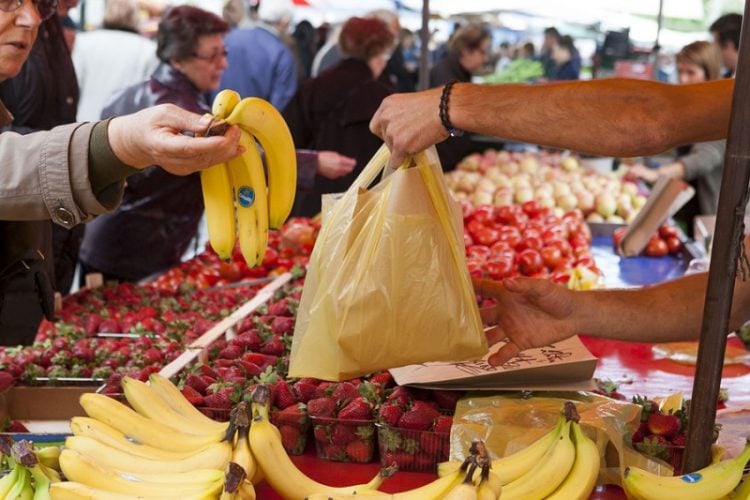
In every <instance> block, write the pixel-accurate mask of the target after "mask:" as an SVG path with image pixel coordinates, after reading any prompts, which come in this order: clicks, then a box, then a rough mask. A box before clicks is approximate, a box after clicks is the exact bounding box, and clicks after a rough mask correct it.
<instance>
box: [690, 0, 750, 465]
mask: <svg viewBox="0 0 750 500" xmlns="http://www.w3.org/2000/svg"><path fill="white" fill-rule="evenodd" d="M748 16H750V2H746V4H745V15H744V17H743V18H742V32H741V34H740V47H739V48H740V54H741V55H750V30H748V29H746V28H747V22H748V21H747V20H748ZM749 86H750V64H748V63H746V62H745V63H743V60H742V58H741V57H740V59H739V64H738V66H737V74H736V81H735V85H734V96H733V100H732V113H731V118H730V122H729V123H730V126H729V137H728V141H727V152H726V157H725V159H724V172H723V174H722V183H721V191H720V193H719V208H718V212H717V214H716V215H717V220H716V234H715V237H714V239H713V241H714V243H713V250H712V252H711V266H710V268H709V273H708V289H707V290H706V304H705V307H704V309H703V326H702V328H701V338H700V346H699V348H698V363H697V366H696V371H695V380H694V382H693V395H692V402H691V404H690V423H689V425H688V432H687V449H686V450H685V460H684V462H683V471H696V470H698V469H701V468H703V467H705V466H706V465H708V463H709V462H710V461H711V443H712V441H713V427H714V423H715V419H716V398H717V396H718V394H719V388H720V385H721V372H722V368H723V366H724V351H725V348H726V337H727V335H728V333H729V332H728V329H729V314H730V311H731V307H732V296H733V294H734V280H735V275H736V273H737V260H738V258H739V257H740V254H741V248H742V244H743V218H744V215H745V205H746V204H747V201H748V182H750V93H748V91H747V89H748V87H749ZM742 256H743V258H744V257H745V255H744V252H742ZM745 267H747V266H745ZM746 270H747V269H743V271H746ZM743 274H744V273H743ZM742 278H743V279H750V277H748V276H742Z"/></svg>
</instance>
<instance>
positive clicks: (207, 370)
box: [199, 364, 219, 380]
mask: <svg viewBox="0 0 750 500" xmlns="http://www.w3.org/2000/svg"><path fill="white" fill-rule="evenodd" d="M199 371H200V372H201V375H205V376H207V377H211V378H212V379H214V380H217V379H218V378H219V374H218V373H216V371H214V369H213V368H211V367H210V366H208V365H205V364H204V365H201V366H200V368H199Z"/></svg>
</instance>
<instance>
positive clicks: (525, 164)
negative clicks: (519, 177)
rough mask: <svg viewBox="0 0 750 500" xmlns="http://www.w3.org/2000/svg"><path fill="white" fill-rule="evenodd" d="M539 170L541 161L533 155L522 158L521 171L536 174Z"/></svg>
mask: <svg viewBox="0 0 750 500" xmlns="http://www.w3.org/2000/svg"><path fill="white" fill-rule="evenodd" d="M538 170H539V161H538V160H537V159H536V158H535V157H533V156H527V157H526V158H524V159H523V160H521V172H526V173H529V174H535V173H536V172H537V171H538Z"/></svg>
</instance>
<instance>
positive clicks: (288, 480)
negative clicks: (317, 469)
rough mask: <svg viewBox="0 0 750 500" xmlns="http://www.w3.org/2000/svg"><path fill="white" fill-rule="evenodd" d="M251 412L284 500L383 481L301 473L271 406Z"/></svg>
mask: <svg viewBox="0 0 750 500" xmlns="http://www.w3.org/2000/svg"><path fill="white" fill-rule="evenodd" d="M235 109H236V108H235ZM252 411H253V423H252V425H251V426H250V433H249V441H250V449H251V450H252V451H253V455H254V456H255V458H256V460H257V462H258V465H259V466H260V468H261V469H262V470H263V474H264V475H265V479H266V482H267V483H268V484H269V485H270V486H271V487H272V488H273V489H274V490H275V491H276V492H277V493H278V494H279V495H281V496H282V497H283V498H285V499H287V500H293V499H299V500H302V499H304V498H305V497H307V496H308V495H311V494H313V493H324V494H327V495H334V496H335V495H339V494H355V493H356V494H362V492H363V491H368V490H377V488H378V487H379V486H380V484H381V483H382V482H383V477H382V476H381V475H380V474H378V475H377V476H375V478H373V480H372V481H370V482H369V483H367V484H358V485H354V486H347V487H342V488H334V487H330V486H327V485H325V484H321V483H318V482H316V481H314V480H313V479H311V478H309V477H307V476H306V475H305V474H304V473H303V472H302V471H300V470H299V469H298V468H297V467H296V466H295V465H294V463H293V462H292V461H291V459H290V458H289V455H287V453H286V450H284V446H283V445H282V443H281V439H280V437H279V434H278V431H277V430H276V429H275V427H274V425H273V424H271V422H270V421H269V420H268V406H267V405H264V404H258V403H253V410H252Z"/></svg>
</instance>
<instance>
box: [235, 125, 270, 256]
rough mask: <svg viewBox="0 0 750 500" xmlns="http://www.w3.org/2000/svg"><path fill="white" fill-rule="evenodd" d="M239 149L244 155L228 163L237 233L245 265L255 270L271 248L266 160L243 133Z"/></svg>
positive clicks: (252, 140) (248, 136)
mask: <svg viewBox="0 0 750 500" xmlns="http://www.w3.org/2000/svg"><path fill="white" fill-rule="evenodd" d="M240 145H241V146H242V147H243V148H245V152H244V153H242V154H241V155H239V156H237V157H236V158H233V159H232V160H230V161H229V163H228V164H227V165H228V168H229V173H230V176H231V178H232V186H233V188H234V196H235V207H236V209H237V233H238V235H239V240H240V251H241V252H242V256H243V257H244V258H245V262H247V265H248V266H250V267H255V266H257V265H260V263H261V262H263V256H264V255H265V253H266V246H268V194H267V192H266V189H267V188H266V175H265V173H264V172H263V160H262V159H261V157H260V153H259V152H258V146H256V144H255V139H253V137H252V136H251V135H250V134H248V133H247V132H245V131H244V130H242V131H241V135H240Z"/></svg>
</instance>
